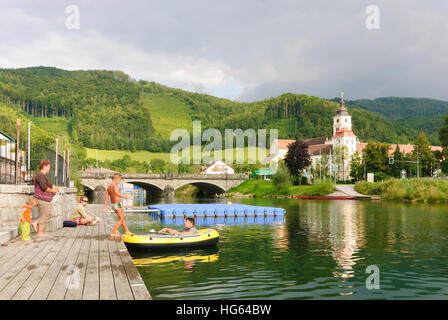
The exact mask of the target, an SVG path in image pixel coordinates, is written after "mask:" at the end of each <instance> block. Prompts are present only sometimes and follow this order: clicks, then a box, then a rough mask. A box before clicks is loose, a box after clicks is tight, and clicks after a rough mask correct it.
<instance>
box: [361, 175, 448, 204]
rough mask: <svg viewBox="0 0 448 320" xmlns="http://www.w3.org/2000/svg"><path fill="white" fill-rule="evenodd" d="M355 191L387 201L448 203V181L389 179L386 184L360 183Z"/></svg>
mask: <svg viewBox="0 0 448 320" xmlns="http://www.w3.org/2000/svg"><path fill="white" fill-rule="evenodd" d="M355 190H356V191H357V192H359V193H362V194H365V195H380V196H381V198H382V199H385V200H394V201H398V200H404V201H412V202H420V201H421V202H447V201H448V181H447V180H442V179H436V180H433V179H409V180H399V179H387V180H385V181H384V182H365V181H363V182H358V183H357V184H356V185H355Z"/></svg>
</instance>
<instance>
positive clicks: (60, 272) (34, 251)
mask: <svg viewBox="0 0 448 320" xmlns="http://www.w3.org/2000/svg"><path fill="white" fill-rule="evenodd" d="M87 208H88V210H89V211H91V212H93V213H94V214H95V215H96V216H98V217H100V219H101V220H102V222H100V223H98V224H97V225H95V226H78V227H76V228H61V229H58V230H57V231H54V232H52V233H48V234H49V235H50V237H49V238H42V239H37V236H36V234H33V233H32V234H31V239H32V241H29V242H25V241H21V240H20V238H18V239H17V240H16V241H15V242H14V243H12V242H9V243H8V245H7V246H1V247H0V300H150V299H151V296H150V294H149V292H148V289H147V288H146V286H145V284H144V282H143V280H142V278H141V276H140V274H139V273H138V271H137V268H136V267H135V265H134V264H133V262H132V259H131V256H130V255H129V252H128V251H127V249H126V246H125V245H124V243H123V241H121V239H120V240H110V238H109V233H110V231H111V229H112V226H113V225H114V224H115V221H114V220H113V219H112V215H110V214H105V213H103V212H102V210H103V206H102V205H89V206H88V207H87Z"/></svg>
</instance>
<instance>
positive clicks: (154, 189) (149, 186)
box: [126, 180, 164, 203]
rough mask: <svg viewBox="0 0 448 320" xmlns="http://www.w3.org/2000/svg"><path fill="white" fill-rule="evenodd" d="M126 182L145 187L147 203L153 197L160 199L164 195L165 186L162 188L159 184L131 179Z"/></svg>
mask: <svg viewBox="0 0 448 320" xmlns="http://www.w3.org/2000/svg"><path fill="white" fill-rule="evenodd" d="M126 183H130V184H133V185H136V186H139V187H141V188H143V189H144V190H145V192H146V203H150V202H151V201H152V200H153V199H158V198H161V197H163V196H164V194H163V191H164V188H161V187H160V186H158V185H157V184H153V183H148V182H146V181H145V182H143V181H135V180H129V181H126Z"/></svg>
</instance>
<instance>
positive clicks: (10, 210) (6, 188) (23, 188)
mask: <svg viewBox="0 0 448 320" xmlns="http://www.w3.org/2000/svg"><path fill="white" fill-rule="evenodd" d="M59 189H61V190H62V191H63V192H64V194H62V195H59V196H58V197H57V199H56V202H54V204H53V216H52V217H51V218H50V219H49V220H48V222H47V225H46V227H45V231H48V232H50V231H53V230H56V229H59V228H62V222H63V221H64V220H67V219H68V218H69V217H70V212H71V210H72V209H73V208H74V207H75V206H76V192H77V189H76V188H59ZM33 195H34V186H29V185H8V184H1V185H0V244H1V243H4V242H7V241H9V240H10V239H12V238H14V237H16V236H17V233H18V229H19V225H20V211H21V208H22V206H23V205H25V203H26V200H27V199H29V198H31V197H32V196H33ZM32 216H33V219H36V218H38V217H39V209H38V208H37V207H35V208H33V209H32ZM33 233H34V231H33V230H32V228H31V234H33Z"/></svg>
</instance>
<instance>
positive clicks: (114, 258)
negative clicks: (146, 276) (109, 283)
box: [108, 239, 134, 300]
mask: <svg viewBox="0 0 448 320" xmlns="http://www.w3.org/2000/svg"><path fill="white" fill-rule="evenodd" d="M108 247H109V254H110V260H111V263H112V272H113V275H114V280H115V289H116V293H117V299H118V300H133V299H134V295H133V293H132V288H131V284H130V283H129V281H128V277H127V275H126V270H125V269H124V266H123V263H122V261H121V257H120V253H119V252H118V247H117V244H116V241H115V240H110V239H109V240H108Z"/></svg>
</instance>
